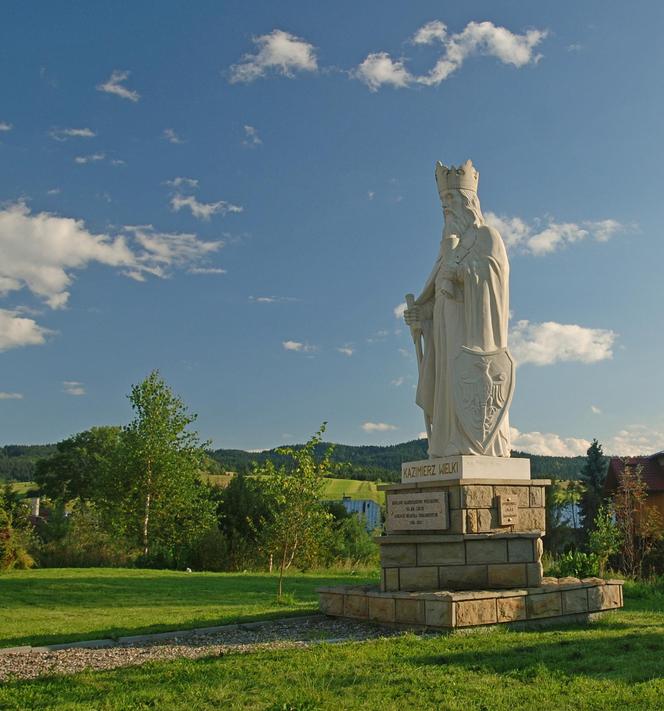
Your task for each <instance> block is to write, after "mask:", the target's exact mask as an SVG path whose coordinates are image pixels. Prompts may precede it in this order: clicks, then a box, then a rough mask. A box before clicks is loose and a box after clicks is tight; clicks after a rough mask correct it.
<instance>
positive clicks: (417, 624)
mask: <svg viewBox="0 0 664 711" xmlns="http://www.w3.org/2000/svg"><path fill="white" fill-rule="evenodd" d="M622 585H623V581H622V580H600V579H598V578H587V579H584V580H578V579H576V578H563V579H560V580H558V579H555V578H545V582H544V584H543V585H541V586H540V587H535V588H532V587H523V588H513V589H510V590H503V591H500V590H478V591H463V592H443V591H438V592H410V593H409V592H380V591H379V590H377V589H376V588H375V587H371V586H352V585H341V586H339V587H326V588H320V589H319V590H318V594H319V599H320V609H321V612H323V613H324V614H326V615H330V616H331V617H348V618H351V619H364V620H371V621H374V622H378V623H382V624H397V625H400V626H406V627H412V628H415V629H423V628H431V629H453V628H455V627H475V626H480V625H485V626H486V625H494V624H509V625H512V626H515V627H529V626H538V627H539V626H543V625H549V624H557V623H569V622H587V621H589V620H591V619H593V617H594V616H596V615H597V614H600V613H604V612H606V611H609V610H615V609H617V608H619V607H621V606H622V599H623V598H622Z"/></svg>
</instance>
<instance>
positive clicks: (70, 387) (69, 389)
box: [62, 380, 85, 396]
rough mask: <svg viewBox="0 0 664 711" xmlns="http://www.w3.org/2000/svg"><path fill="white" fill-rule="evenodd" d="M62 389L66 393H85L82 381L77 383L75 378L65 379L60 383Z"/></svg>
mask: <svg viewBox="0 0 664 711" xmlns="http://www.w3.org/2000/svg"><path fill="white" fill-rule="evenodd" d="M62 390H63V392H65V393H67V395H75V396H80V395H85V387H84V385H83V383H79V382H78V381H76V380H65V381H64V383H62Z"/></svg>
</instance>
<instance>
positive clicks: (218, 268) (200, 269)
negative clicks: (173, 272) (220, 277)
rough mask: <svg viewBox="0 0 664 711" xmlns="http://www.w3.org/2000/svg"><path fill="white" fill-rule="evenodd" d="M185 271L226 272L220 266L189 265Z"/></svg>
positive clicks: (192, 272)
mask: <svg viewBox="0 0 664 711" xmlns="http://www.w3.org/2000/svg"><path fill="white" fill-rule="evenodd" d="M187 271H188V272H189V274H227V271H226V270H225V269H222V268H221V267H190V268H189V269H187Z"/></svg>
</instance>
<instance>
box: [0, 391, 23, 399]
mask: <svg viewBox="0 0 664 711" xmlns="http://www.w3.org/2000/svg"><path fill="white" fill-rule="evenodd" d="M0 400H23V394H22V393H3V392H0Z"/></svg>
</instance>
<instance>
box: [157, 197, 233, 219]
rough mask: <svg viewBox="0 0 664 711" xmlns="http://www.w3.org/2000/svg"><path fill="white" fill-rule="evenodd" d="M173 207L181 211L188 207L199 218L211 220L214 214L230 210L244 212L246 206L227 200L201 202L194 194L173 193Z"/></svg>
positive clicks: (225, 212)
mask: <svg viewBox="0 0 664 711" xmlns="http://www.w3.org/2000/svg"><path fill="white" fill-rule="evenodd" d="M171 207H172V208H173V209H174V210H175V211H176V212H179V211H180V210H182V208H184V207H188V208H189V210H190V211H191V214H192V215H193V216H194V217H195V218H197V219H199V220H209V219H210V217H212V215H215V214H217V213H218V214H221V215H227V214H228V213H229V212H231V213H232V212H242V211H243V210H244V208H243V207H242V206H241V205H234V204H233V203H231V202H226V201H225V200H218V201H217V202H199V201H198V200H197V199H196V198H195V197H194V196H193V195H180V194H179V193H177V194H175V195H173V197H172V198H171Z"/></svg>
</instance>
